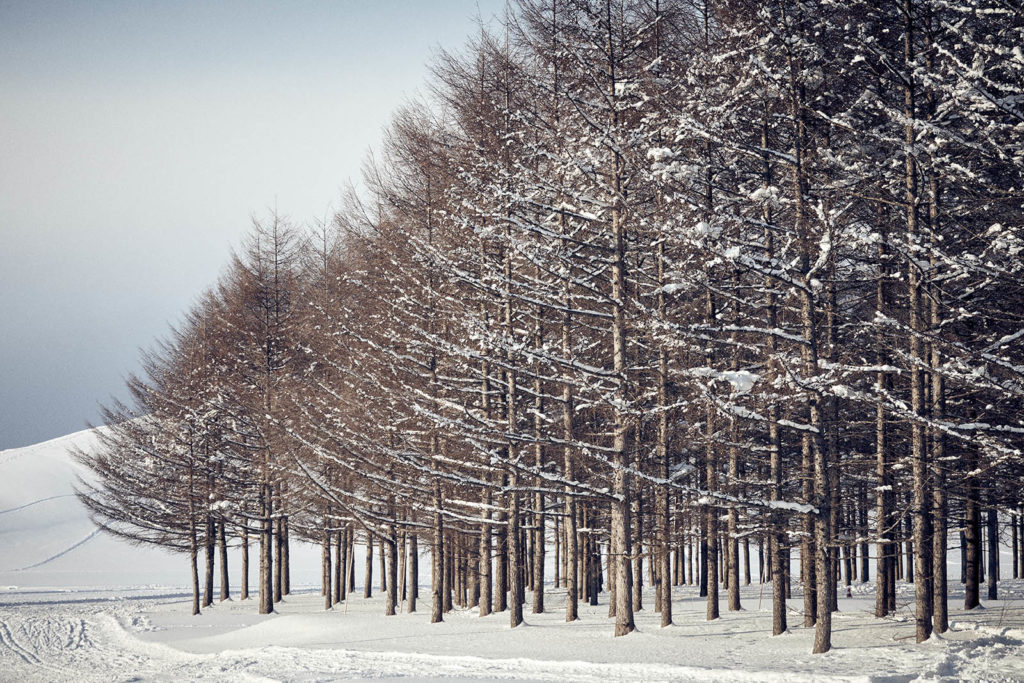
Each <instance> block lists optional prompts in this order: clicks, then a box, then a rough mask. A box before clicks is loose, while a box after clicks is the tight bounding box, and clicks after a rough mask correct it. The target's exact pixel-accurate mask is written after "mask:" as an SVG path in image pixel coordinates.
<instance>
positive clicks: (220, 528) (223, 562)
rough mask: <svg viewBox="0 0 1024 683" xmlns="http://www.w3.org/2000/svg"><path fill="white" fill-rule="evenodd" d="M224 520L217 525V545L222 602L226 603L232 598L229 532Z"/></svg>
mask: <svg viewBox="0 0 1024 683" xmlns="http://www.w3.org/2000/svg"><path fill="white" fill-rule="evenodd" d="M224 526H225V523H224V520H223V519H222V520H221V521H220V523H219V524H218V525H217V543H218V546H219V547H220V601H221V602H224V601H225V600H227V599H228V598H230V597H231V587H230V586H229V585H228V541H227V532H226V531H225V530H224Z"/></svg>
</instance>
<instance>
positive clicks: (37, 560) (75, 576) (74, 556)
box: [0, 427, 320, 590]
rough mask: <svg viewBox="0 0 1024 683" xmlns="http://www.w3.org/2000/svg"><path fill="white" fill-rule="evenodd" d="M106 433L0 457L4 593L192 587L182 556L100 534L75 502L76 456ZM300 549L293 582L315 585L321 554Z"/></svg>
mask: <svg viewBox="0 0 1024 683" xmlns="http://www.w3.org/2000/svg"><path fill="white" fill-rule="evenodd" d="M101 429H104V428H103V427H99V428H97V429H87V430H83V431H81V432H75V433H74V434H68V435H67V436H62V437H59V438H56V439H52V440H50V441H44V442H43V443H38V444H35V445H33V446H25V447H24V448H11V449H8V450H4V451H0V548H3V552H0V588H4V587H7V586H46V587H56V588H63V587H67V588H70V587H89V586H95V587H101V586H102V587H114V586H119V587H120V586H150V585H161V586H176V587H177V586H181V587H184V586H186V585H187V584H188V581H189V575H188V560H187V558H186V557H185V556H184V555H179V554H174V553H169V552H165V551H163V550H161V549H160V548H154V547H146V546H134V545H131V544H130V543H126V542H125V541H122V540H120V539H117V538H113V537H112V536H110V535H108V534H104V533H100V532H99V530H98V529H97V528H96V526H95V525H93V523H92V522H91V521H90V520H89V516H88V514H87V513H86V510H85V508H83V507H82V505H81V504H80V503H79V502H78V499H77V498H76V497H75V493H74V487H75V484H76V482H77V481H78V477H79V476H80V475H84V474H85V473H86V470H85V469H84V468H83V467H82V466H81V465H79V464H78V463H77V462H75V461H74V458H73V457H72V456H71V450H72V449H73V448H76V447H77V448H81V449H83V450H85V451H87V452H88V451H90V450H91V449H94V448H96V447H97V442H98V440H97V434H98V430H101ZM295 550H296V551H297V553H296V554H295V555H294V560H295V561H294V563H293V567H292V576H293V581H295V582H296V583H297V584H300V583H312V582H314V581H316V580H318V577H319V569H320V567H319V555H318V553H319V550H318V549H313V548H310V547H308V546H307V547H300V548H296V549H295ZM231 555H232V557H231V560H230V563H231V564H232V566H231V567H230V569H231V575H232V589H233V590H237V588H238V583H239V576H238V570H239V561H238V553H237V552H232V554H231ZM253 561H254V562H255V561H256V559H255V557H254V558H253ZM250 580H252V581H254V580H255V576H251V577H250Z"/></svg>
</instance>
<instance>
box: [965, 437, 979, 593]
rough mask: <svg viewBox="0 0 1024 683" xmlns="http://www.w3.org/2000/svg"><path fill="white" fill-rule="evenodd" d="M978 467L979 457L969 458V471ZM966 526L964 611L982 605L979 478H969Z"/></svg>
mask: <svg viewBox="0 0 1024 683" xmlns="http://www.w3.org/2000/svg"><path fill="white" fill-rule="evenodd" d="M976 467H977V456H974V455H973V454H972V457H969V458H968V464H967V468H966V469H967V471H969V472H970V471H973V470H974V469H975V468H976ZM966 506H967V507H966V517H967V519H966V524H965V527H964V545H965V546H966V550H965V552H964V557H965V558H966V559H965V566H966V572H965V573H966V578H967V581H966V585H965V586H964V609H974V608H975V607H977V606H979V605H980V604H981V509H980V502H979V495H978V479H977V477H968V478H967V500H966Z"/></svg>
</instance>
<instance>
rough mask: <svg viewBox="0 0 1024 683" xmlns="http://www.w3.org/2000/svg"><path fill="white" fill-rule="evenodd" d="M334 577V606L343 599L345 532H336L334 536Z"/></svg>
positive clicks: (332, 601)
mask: <svg viewBox="0 0 1024 683" xmlns="http://www.w3.org/2000/svg"><path fill="white" fill-rule="evenodd" d="M334 536H335V539H334V577H333V581H332V585H333V589H334V591H333V593H332V594H331V604H332V605H336V604H338V603H339V602H341V601H342V600H343V599H344V597H343V596H344V594H345V585H344V584H345V581H344V574H345V560H346V557H345V554H346V553H345V532H344V531H337V532H335V534H334Z"/></svg>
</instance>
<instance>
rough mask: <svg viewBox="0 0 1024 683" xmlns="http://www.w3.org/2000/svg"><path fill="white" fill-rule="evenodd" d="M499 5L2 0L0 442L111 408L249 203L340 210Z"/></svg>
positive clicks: (245, 220) (49, 432)
mask: <svg viewBox="0 0 1024 683" xmlns="http://www.w3.org/2000/svg"><path fill="white" fill-rule="evenodd" d="M503 6H504V4H503V2H500V1H499V0H379V1H377V2H361V1H357V0H353V1H348V0H334V1H333V2H331V1H325V2H280V3H272V2H258V1H246V2H242V1H232V0H228V1H218V2H170V1H168V2H130V1H123V2H122V1H104V2H99V1H98V2H70V1H69V2H45V1H42V0H23V1H17V2H11V1H10V0H0V93H2V94H0V449H3V448H13V447H18V446H23V445H28V444H32V443H36V442H39V441H42V440H45V439H50V438H54V437H58V436H61V435H63V434H67V433H70V432H74V431H77V430H80V429H84V428H85V427H86V426H87V423H92V424H96V423H98V421H99V411H98V408H99V405H100V404H101V403H108V402H109V401H110V398H111V397H114V396H116V397H120V398H125V392H124V380H125V378H126V377H127V376H128V374H129V373H131V372H135V371H137V370H138V367H139V361H138V359H139V350H140V349H144V348H150V347H152V346H153V344H154V343H155V341H156V340H157V339H158V338H160V337H162V336H165V335H166V333H167V331H168V329H169V325H171V324H173V323H174V322H175V321H177V320H178V319H179V318H180V316H181V315H182V314H183V313H184V312H185V311H186V310H187V309H188V308H189V306H190V305H191V304H192V303H193V302H194V301H195V300H196V298H197V297H198V295H199V294H200V293H201V292H202V291H203V290H204V289H206V288H207V287H210V286H212V285H213V284H214V283H215V282H216V279H217V277H218V275H219V274H220V273H221V271H222V269H223V267H224V265H225V264H226V263H227V259H228V256H229V254H230V250H231V248H232V247H233V246H236V245H238V244H239V242H240V239H241V237H242V235H243V234H244V233H245V231H246V230H247V229H248V228H249V227H250V225H251V222H252V220H253V218H254V217H255V218H257V219H258V218H260V217H266V216H267V215H269V212H271V211H273V210H274V209H275V208H276V210H277V211H278V213H279V214H281V215H284V216H287V217H289V218H290V219H291V221H292V222H293V223H295V224H297V225H304V224H310V223H311V222H313V221H316V220H323V219H324V218H328V219H329V217H330V215H331V212H332V210H333V209H335V208H337V206H338V198H339V197H340V195H341V192H342V189H343V187H344V186H345V184H346V183H347V182H348V181H349V180H350V179H351V180H356V181H357V180H358V176H359V170H360V167H361V164H362V162H363V160H364V158H365V156H366V154H367V152H368V150H370V149H371V148H372V147H373V146H374V145H375V144H376V143H377V142H378V141H379V140H380V137H381V131H382V129H383V127H384V126H385V125H386V124H387V122H388V120H389V117H390V115H391V113H392V112H393V111H394V110H395V109H396V108H397V107H398V106H400V105H401V104H402V103H403V102H405V101H407V100H408V99H409V98H412V97H416V96H417V95H418V94H421V93H423V92H424V91H425V88H424V87H423V86H424V84H425V83H426V80H427V77H428V73H429V68H428V64H429V61H430V59H431V56H432V55H434V54H436V52H437V49H438V48H444V49H449V50H458V49H459V48H460V47H461V46H462V45H463V44H464V43H465V42H466V39H467V37H468V36H470V35H471V34H472V33H474V32H475V31H476V30H477V29H476V26H477V22H476V18H477V17H478V16H482V17H483V18H484V19H485V20H486V19H489V18H491V17H493V15H494V14H495V13H500V12H501V11H502V7H503Z"/></svg>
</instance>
